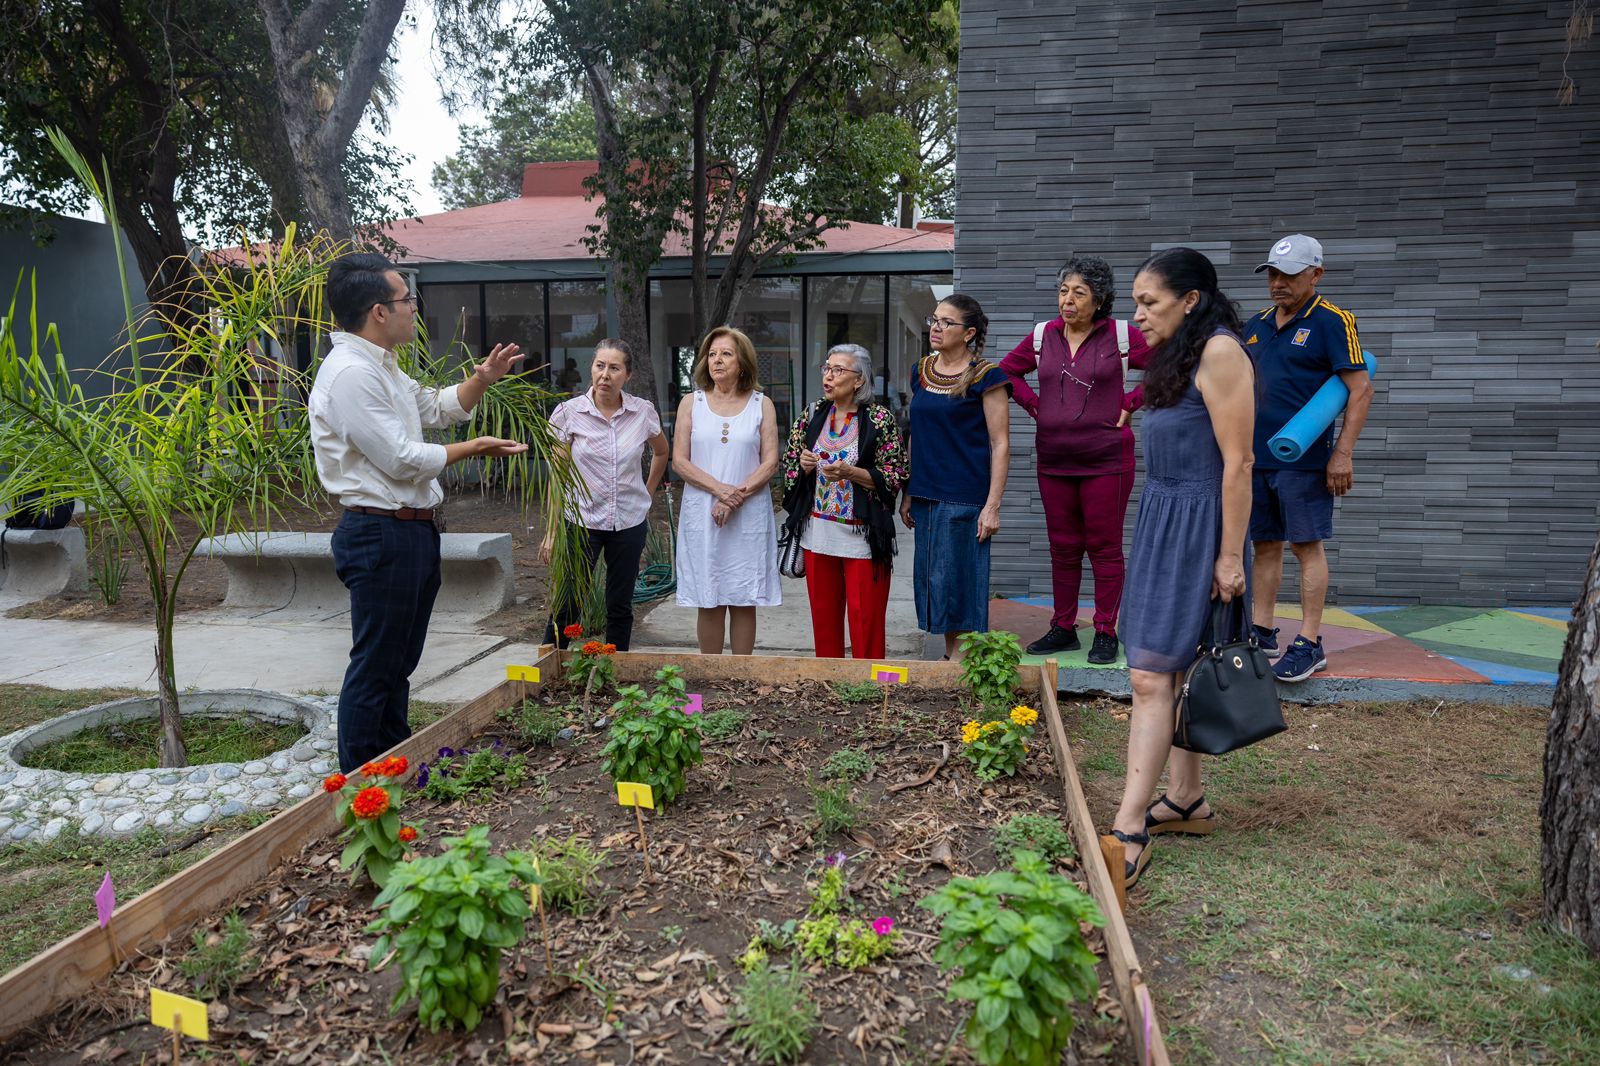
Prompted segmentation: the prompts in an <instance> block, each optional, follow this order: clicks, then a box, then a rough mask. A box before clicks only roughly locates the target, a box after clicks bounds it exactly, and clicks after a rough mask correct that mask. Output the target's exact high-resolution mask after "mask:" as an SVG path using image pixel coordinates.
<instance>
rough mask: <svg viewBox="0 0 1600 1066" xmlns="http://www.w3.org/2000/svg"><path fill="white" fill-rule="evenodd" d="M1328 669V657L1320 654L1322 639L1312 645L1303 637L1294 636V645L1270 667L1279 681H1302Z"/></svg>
mask: <svg viewBox="0 0 1600 1066" xmlns="http://www.w3.org/2000/svg"><path fill="white" fill-rule="evenodd" d="M1327 668H1328V657H1327V656H1326V655H1324V654H1323V653H1322V638H1320V637H1319V638H1317V642H1316V643H1315V644H1313V643H1312V642H1311V641H1309V640H1307V639H1306V638H1305V637H1301V636H1296V637H1295V638H1294V643H1293V644H1291V645H1289V649H1288V650H1287V651H1285V652H1284V653H1283V658H1281V659H1279V660H1278V661H1277V663H1276V664H1274V665H1273V667H1272V672H1273V673H1274V674H1276V675H1277V677H1278V680H1279V681H1304V680H1305V679H1306V678H1308V677H1310V676H1311V675H1312V674H1314V673H1316V672H1317V671H1318V670H1326V669H1327Z"/></svg>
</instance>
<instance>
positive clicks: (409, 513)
mask: <svg viewBox="0 0 1600 1066" xmlns="http://www.w3.org/2000/svg"><path fill="white" fill-rule="evenodd" d="M345 510H346V511H354V512H355V513H356V514H377V515H383V516H384V517H385V518H398V519H400V521H402V522H432V521H433V508H432V507H402V508H400V509H399V510H398V511H386V510H384V509H383V508H382V507H346V508H345Z"/></svg>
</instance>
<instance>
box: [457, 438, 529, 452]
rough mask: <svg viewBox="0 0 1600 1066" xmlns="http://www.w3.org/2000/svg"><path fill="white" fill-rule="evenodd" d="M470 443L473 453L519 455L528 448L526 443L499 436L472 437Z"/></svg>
mask: <svg viewBox="0 0 1600 1066" xmlns="http://www.w3.org/2000/svg"><path fill="white" fill-rule="evenodd" d="M471 443H472V445H473V446H474V450H473V454H475V455H520V454H522V453H523V452H525V451H527V450H528V446H527V445H526V444H520V443H518V442H517V441H514V440H505V439H503V438H501V437H474V438H472V441H471Z"/></svg>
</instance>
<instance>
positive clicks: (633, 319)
mask: <svg viewBox="0 0 1600 1066" xmlns="http://www.w3.org/2000/svg"><path fill="white" fill-rule="evenodd" d="M606 284H607V286H609V287H610V289H611V291H612V292H614V293H616V295H617V330H618V332H619V333H620V334H621V335H622V341H623V343H625V344H626V345H627V346H628V348H629V349H630V350H631V351H632V352H633V374H632V376H630V377H629V378H628V391H629V392H631V393H633V394H634V395H635V396H637V397H639V398H640V399H642V400H649V401H650V402H651V403H653V404H657V406H659V402H658V400H659V397H660V395H661V391H660V389H659V388H658V386H657V385H656V367H655V362H654V360H652V359H651V358H650V320H649V314H648V313H647V311H646V296H647V295H648V293H649V291H650V289H649V286H650V279H649V268H648V267H646V268H645V270H644V271H643V272H641V271H639V270H637V269H636V268H633V267H631V266H630V264H628V263H619V262H618V261H616V260H614V259H612V260H608V261H607V262H606Z"/></svg>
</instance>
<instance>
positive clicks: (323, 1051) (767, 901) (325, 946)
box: [0, 682, 1130, 1064]
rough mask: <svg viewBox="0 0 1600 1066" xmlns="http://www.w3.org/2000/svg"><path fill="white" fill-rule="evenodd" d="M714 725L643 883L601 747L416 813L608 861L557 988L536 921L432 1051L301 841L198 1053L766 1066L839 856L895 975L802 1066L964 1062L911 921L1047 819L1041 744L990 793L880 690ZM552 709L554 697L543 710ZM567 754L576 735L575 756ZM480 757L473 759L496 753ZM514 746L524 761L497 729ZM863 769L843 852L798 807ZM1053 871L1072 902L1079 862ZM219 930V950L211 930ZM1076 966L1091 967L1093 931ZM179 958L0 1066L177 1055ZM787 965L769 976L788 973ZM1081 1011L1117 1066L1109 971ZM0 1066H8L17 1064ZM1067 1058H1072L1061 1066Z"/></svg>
mask: <svg viewBox="0 0 1600 1066" xmlns="http://www.w3.org/2000/svg"><path fill="white" fill-rule="evenodd" d="M701 687H702V691H703V694H704V701H705V709H706V711H707V712H708V713H709V712H712V711H717V710H723V709H733V710H739V711H744V712H746V713H748V715H749V717H748V718H747V719H746V720H745V722H744V723H743V725H742V727H741V729H740V732H739V733H738V734H736V735H735V736H732V737H730V738H727V739H725V740H708V741H706V743H705V746H704V753H705V761H704V762H703V763H702V764H701V765H700V766H698V767H697V768H695V769H694V770H693V771H691V773H690V775H689V788H688V791H687V792H686V793H685V794H684V795H683V796H682V797H681V798H680V799H679V800H678V802H676V803H674V804H673V805H672V806H671V807H670V808H668V809H665V810H661V811H657V812H656V813H655V814H653V815H649V816H647V835H648V838H649V849H650V862H651V865H652V867H653V870H654V876H653V877H647V876H646V875H645V871H644V867H643V860H642V856H641V852H640V848H639V838H638V832H637V830H636V828H635V821H634V813H633V811H631V810H628V809H626V808H622V807H619V806H618V805H617V803H616V797H615V793H614V790H613V787H612V783H611V781H610V779H609V778H607V777H605V776H604V775H603V774H602V773H601V772H600V747H601V745H602V743H603V739H604V733H595V734H592V735H584V736H581V737H580V739H579V740H577V741H576V742H574V743H572V744H570V745H561V746H557V747H555V748H548V747H540V748H533V749H531V750H529V751H528V770H529V774H528V778H527V780H526V781H525V782H524V783H523V784H522V785H521V786H520V787H518V788H517V789H515V790H513V791H509V792H506V793H503V794H499V795H496V796H495V797H494V798H493V799H492V800H490V801H489V802H486V803H482V804H478V805H473V804H469V803H465V802H458V803H454V804H448V805H445V804H439V803H435V802H433V801H430V800H427V799H424V798H422V797H421V795H420V794H419V793H412V794H411V795H410V796H409V797H408V799H407V801H406V807H405V817H406V820H407V821H408V822H421V823H422V824H423V825H424V833H425V836H424V845H423V850H424V851H425V852H427V851H432V850H434V849H436V848H438V847H439V846H440V845H439V841H440V838H442V837H444V836H450V835H456V834H459V833H460V832H461V831H464V830H465V829H467V828H468V827H470V826H473V825H487V826H489V828H490V836H491V839H492V840H493V842H494V846H495V848H496V850H511V849H516V848H521V847H525V846H527V844H528V843H529V842H530V841H531V840H533V839H535V838H539V837H559V838H564V837H567V836H569V835H574V834H576V835H580V836H582V837H585V838H587V839H588V840H589V841H590V842H591V844H592V845H593V846H594V847H595V848H600V849H605V851H606V856H607V858H606V863H605V866H604V869H603V871H602V876H603V880H604V886H605V887H604V890H603V893H602V897H601V899H600V901H599V904H598V906H597V907H596V908H595V909H594V910H592V911H591V913H589V914H588V915H586V916H584V917H573V916H571V915H568V914H564V913H560V912H551V913H550V914H549V921H550V947H551V950H552V952H553V953H554V958H555V971H556V972H555V973H554V974H552V973H551V972H550V971H549V970H548V969H547V967H546V963H545V957H544V951H543V947H542V946H541V943H540V938H539V926H538V922H537V920H530V922H529V924H528V928H527V937H526V939H525V940H524V942H523V943H522V945H521V946H520V948H519V949H517V950H515V951H511V952H508V953H507V955H506V958H505V962H504V964H503V967H502V974H503V982H502V988H501V994H500V997H499V999H498V1001H497V1004H496V1006H495V1007H494V1008H491V1010H490V1012H489V1013H488V1016H487V1017H486V1019H485V1021H484V1022H483V1024H482V1025H481V1026H480V1027H479V1028H478V1030H477V1031H476V1032H473V1033H468V1034H461V1033H459V1032H441V1033H437V1034H435V1033H429V1032H427V1031H426V1030H422V1029H420V1028H419V1026H418V1025H417V1022H416V1016H415V1013H414V1010H415V1008H414V1005H407V1006H405V1007H403V1008H401V1010H400V1012H399V1013H398V1014H390V1013H389V1011H388V1005H389V1001H390V998H391V996H392V995H393V993H394V990H395V988H396V987H397V984H398V982H399V974H398V972H397V968H395V967H389V968H386V969H383V970H380V971H378V972H376V973H373V972H369V970H368V954H369V953H370V950H371V944H372V939H373V938H372V937H371V936H369V935H367V934H366V933H364V932H363V928H364V926H365V925H366V923H367V922H368V921H369V920H370V919H371V918H372V916H373V912H372V908H371V904H372V900H373V897H374V895H375V892H374V890H373V889H372V888H370V887H363V888H360V889H351V888H350V887H348V885H347V879H346V878H345V877H344V876H343V875H342V874H341V872H340V871H339V869H338V867H337V862H338V860H337V852H338V845H337V844H336V843H335V842H333V841H331V840H321V841H314V842H310V843H308V844H307V846H306V848H305V849H304V850H303V851H302V853H301V854H300V855H299V856H298V858H297V859H295V860H293V861H291V862H290V863H287V864H285V866H284V867H283V868H281V870H280V871H279V872H278V873H276V874H275V875H274V876H272V877H271V878H269V879H268V880H266V881H265V882H263V883H262V884H260V885H259V886H257V887H256V888H255V889H253V890H252V891H250V892H249V893H248V894H246V895H244V896H242V897H241V898H240V899H239V901H238V907H239V911H240V913H241V915H243V916H244V917H245V918H246V920H247V921H248V923H249V925H250V928H251V932H252V948H251V951H252V953H253V958H252V960H251V962H250V970H251V972H250V973H249V974H248V975H247V977H246V978H245V980H244V981H243V982H242V983H241V984H240V985H239V986H238V988H237V990H236V991H235V992H234V993H233V994H232V995H230V996H227V997H225V998H224V999H222V1000H220V1001H218V1002H217V1003H215V1004H214V1005H213V1007H212V1026H211V1038H212V1039H211V1044H210V1045H209V1050H210V1051H212V1052H213V1053H215V1054H216V1055H217V1056H218V1057H220V1058H225V1059H228V1060H229V1061H240V1062H286V1063H293V1064H299V1063H307V1062H314V1063H320V1062H329V1063H331V1062H350V1063H358V1062H368V1061H398V1060H399V1057H400V1056H401V1055H404V1056H406V1057H407V1060H408V1061H414V1062H430V1063H431V1062H505V1061H510V1062H530V1063H531V1062H538V1063H553V1064H557V1063H595V1064H601V1063H615V1064H623V1063H687V1062H744V1061H754V1060H753V1058H752V1056H751V1055H750V1053H749V1052H748V1051H747V1050H745V1049H744V1048H742V1047H741V1046H739V1045H738V1044H736V1043H735V1042H734V1040H733V1039H732V1038H733V1035H734V1030H735V1025H734V1023H733V1020H732V1011H733V1008H734V1006H735V997H736V993H737V991H738V990H739V989H740V987H741V986H742V984H743V978H742V975H741V974H740V972H739V970H738V967H737V966H736V964H735V961H734V960H735V959H736V958H737V957H738V956H739V955H740V954H742V953H743V951H744V949H745V946H746V944H747V943H748V941H749V939H750V937H751V935H752V934H753V933H754V932H755V930H756V923H757V920H758V919H766V920H767V921H770V922H772V923H773V924H775V925H781V924H782V923H783V922H784V921H785V920H787V919H790V918H794V919H800V918H803V917H805V914H806V909H807V906H808V904H809V889H808V886H809V885H810V884H812V883H814V882H815V880H816V877H817V876H818V873H819V871H820V868H821V861H822V858H823V856H824V855H827V854H830V853H834V852H838V851H844V852H845V853H846V854H847V855H848V860H847V864H846V870H847V872H848V874H849V881H850V889H851V894H852V899H853V902H854V905H855V906H856V907H857V908H858V913H859V914H861V915H862V916H864V917H866V918H867V919H868V920H871V919H872V918H874V917H876V916H878V915H889V916H891V917H893V918H894V920H895V922H896V925H897V927H898V928H899V929H900V930H901V931H902V933H903V937H902V940H901V945H900V947H899V949H898V951H897V953H896V954H895V955H894V956H893V957H891V958H889V959H886V960H883V961H881V962H879V963H877V964H874V965H872V966H869V967H868V968H866V969H863V970H860V971H856V972H850V971H846V970H842V969H838V968H827V969H822V968H818V967H813V968H812V974H811V977H810V990H811V994H812V996H813V997H814V998H815V1001H816V1002H817V1004H818V1006H819V1008H820V1012H821V1013H820V1026H819V1028H818V1029H817V1030H816V1032H815V1034H814V1036H813V1038H812V1040H811V1043H810V1045H809V1046H808V1047H807V1049H806V1052H805V1055H804V1059H803V1061H806V1062H816V1063H838V1062H865V1063H873V1064H878V1063H882V1064H891V1063H894V1064H898V1063H905V1062H940V1061H945V1062H970V1061H972V1060H971V1058H970V1056H969V1053H968V1052H967V1050H966V1047H965V1043H964V1034H963V1033H962V1027H963V1025H964V1024H965V1021H966V1018H967V1016H968V1012H969V1008H970V1005H969V1004H965V1003H961V1002H950V1001H947V1000H946V998H945V992H946V990H947V988H948V987H949V978H948V977H947V976H945V975H941V974H940V972H939V970H938V968H937V966H936V965H935V964H934V963H933V962H932V960H931V957H930V956H931V951H932V949H933V947H934V946H935V944H936V939H937V931H938V924H937V921H936V919H935V918H934V917H933V916H932V915H931V914H929V913H928V912H927V911H924V910H922V909H920V908H917V907H916V906H915V904H916V901H917V900H918V899H920V898H922V897H923V896H925V895H927V894H928V893H929V892H931V891H933V890H934V889H936V888H938V887H939V886H940V885H942V884H944V883H945V882H946V881H948V880H949V879H950V878H951V877H952V876H957V875H976V874H981V873H986V872H988V871H990V870H992V869H994V868H995V866H996V863H997V860H996V857H995V853H994V850H993V847H992V845H991V840H990V831H991V830H992V829H993V827H994V826H996V825H997V824H998V823H1000V822H1001V821H1003V820H1004V819H1005V818H1007V817H1008V816H1010V815H1012V814H1018V813H1045V812H1048V813H1056V814H1059V813H1060V806H1059V798H1060V795H1061V792H1060V785H1059V779H1058V777H1057V775H1056V770H1055V766H1054V764H1053V761H1052V759H1051V753H1050V746H1049V744H1048V743H1047V742H1046V741H1045V740H1044V739H1043V735H1044V730H1043V728H1042V723H1041V728H1040V730H1039V733H1038V734H1036V735H1037V736H1039V738H1040V739H1039V742H1038V743H1037V744H1035V745H1034V746H1033V750H1032V754H1031V755H1030V757H1029V760H1028V762H1027V763H1026V765H1025V766H1024V767H1023V769H1022V771H1021V773H1019V774H1018V776H1017V777H1015V778H1013V779H1009V780H1003V781H1001V782H997V783H994V784H985V783H983V782H980V781H978V780H977V779H976V778H975V777H974V776H973V775H972V774H971V772H970V771H969V770H968V769H967V767H966V765H965V763H964V762H963V760H962V759H961V758H960V756H959V754H958V752H957V751H956V749H958V748H959V747H960V742H959V739H958V734H959V731H960V723H961V722H962V720H963V719H964V718H965V717H966V714H965V712H964V711H963V709H962V708H960V707H959V706H958V705H957V704H956V701H955V699H954V698H953V697H952V696H951V695H949V694H948V693H940V692H937V691H932V690H918V689H910V688H901V689H896V690H893V693H892V696H891V701H890V708H889V712H888V716H887V718H883V717H881V714H882V712H881V707H880V705H878V704H869V705H856V706H845V705H843V704H841V703H840V701H839V700H838V699H837V697H836V696H835V695H834V693H833V692H832V690H831V689H829V688H828V687H826V686H824V685H822V684H820V683H816V682H798V683H794V684H781V685H771V684H756V683H744V682H728V683H724V684H722V685H719V686H701ZM541 698H542V699H544V700H545V701H547V702H548V703H549V704H550V705H552V706H556V705H558V704H559V702H560V701H561V700H562V699H563V698H564V697H563V696H562V695H561V694H560V693H559V690H557V689H547V690H546V692H545V693H544V694H543V695H542V696H541ZM580 732H581V730H580ZM495 735H496V734H494V733H490V734H487V735H485V736H483V737H481V738H479V740H478V741H477V742H476V744H475V745H474V746H480V745H484V744H489V743H492V738H493V737H494V736H495ZM503 736H504V739H505V742H506V744H507V745H510V746H513V747H517V746H520V742H518V741H517V739H516V737H515V736H514V735H513V734H512V733H511V732H510V731H509V726H506V727H505V732H504V733H503ZM847 747H854V748H859V749H862V750H865V751H867V752H869V753H871V754H872V755H874V756H875V757H876V760H877V764H876V767H875V769H874V770H873V771H872V773H871V774H870V775H868V776H867V777H866V778H865V779H863V780H861V781H859V782H857V784H856V786H855V794H854V798H855V800H856V802H857V803H858V804H859V805H860V808H861V814H860V815H859V817H858V819H857V822H856V826H855V828H854V829H852V830H850V831H848V832H844V833H835V834H832V835H825V834H823V833H821V832H820V831H819V828H818V821H817V817H816V815H815V812H814V801H813V797H812V795H811V786H812V785H813V784H814V783H817V782H818V781H819V778H820V771H821V768H822V766H823V763H824V762H825V761H826V760H827V758H828V757H829V756H830V755H831V754H832V753H833V752H836V751H839V750H841V749H843V748H847ZM1060 869H1061V871H1062V872H1063V873H1065V874H1067V875H1068V876H1073V877H1075V878H1077V879H1078V880H1079V882H1080V885H1081V883H1082V882H1081V871H1080V870H1078V868H1077V866H1076V864H1075V863H1074V862H1073V861H1071V860H1066V861H1063V862H1062V863H1061V864H1060ZM222 918H223V915H221V914H218V915H216V916H215V919H214V920H213V921H212V922H211V923H210V927H211V928H213V929H215V928H220V924H221V920H222ZM1089 943H1090V946H1091V947H1093V948H1095V949H1096V950H1097V951H1102V952H1103V950H1104V945H1103V940H1102V938H1101V935H1100V933H1099V931H1098V930H1094V931H1092V932H1091V933H1090V935H1089ZM188 946H189V938H188V937H187V936H185V937H184V938H183V939H182V940H181V942H180V941H179V940H178V939H177V938H174V939H173V940H172V941H169V942H167V943H166V944H164V945H161V946H159V947H157V948H155V949H153V950H152V951H151V952H149V953H148V954H146V955H144V956H142V957H140V958H139V959H137V960H136V961H135V962H133V963H132V964H131V965H126V966H124V967H123V968H122V969H121V970H120V971H119V972H118V973H116V974H114V975H113V976H112V977H111V978H110V979H109V980H108V981H106V982H105V983H104V984H103V985H102V986H101V987H100V988H99V989H98V990H97V991H96V992H95V993H94V994H93V995H92V996H90V997H86V999H85V1000H84V1001H82V1002H79V1003H77V1004H75V1005H73V1006H72V1007H70V1008H67V1009H64V1010H62V1011H60V1012H58V1013H57V1014H56V1015H54V1016H53V1017H51V1018H49V1019H48V1020H47V1021H45V1022H44V1023H43V1024H42V1025H41V1026H40V1027H39V1028H37V1029H35V1030H34V1031H32V1032H31V1033H29V1034H26V1035H25V1036H24V1037H23V1038H21V1039H19V1040H17V1041H13V1042H12V1044H11V1045H10V1046H9V1047H8V1048H4V1049H0V1057H4V1059H5V1061H8V1062H24V1063H30V1064H33V1063H80V1062H81V1063H88V1062H111V1061H124V1062H140V1061H144V1062H162V1061H166V1059H165V1057H164V1052H163V1050H162V1049H163V1048H164V1047H165V1046H166V1041H165V1038H166V1036H167V1034H166V1032H165V1031H164V1030H156V1029H152V1028H151V1027H150V1026H149V1025H148V1024H145V1023H144V1020H143V1019H144V1016H145V1015H144V1012H146V1011H147V1009H148V1003H149V992H148V989H149V987H150V986H151V985H155V986H157V987H161V988H165V989H168V990H172V991H176V992H181V993H188V992H189V991H190V990H189V987H188V983H187V981H185V979H184V978H183V977H182V976H180V974H179V972H178V970H177V968H176V962H177V960H178V959H179V958H181V957H182V955H183V953H184V952H185V951H186V950H187V949H188ZM787 961H788V960H785V959H783V957H782V955H781V954H780V955H775V957H774V963H775V964H786V963H787ZM1101 971H1102V983H1101V988H1100V993H1099V997H1098V1000H1097V1002H1096V1003H1094V1004H1083V1005H1080V1006H1079V1008H1078V1010H1077V1023H1078V1024H1077V1028H1076V1030H1075V1032H1074V1034H1073V1037H1072V1049H1071V1052H1070V1054H1069V1059H1068V1060H1069V1061H1076V1062H1080V1063H1086V1064H1091V1063H1113V1062H1126V1061H1130V1057H1129V1056H1130V1052H1129V1047H1130V1045H1129V1043H1128V1040H1127V1036H1126V1031H1125V1029H1124V1028H1123V1026H1122V1024H1121V1022H1120V1019H1119V1016H1120V1006H1119V1004H1118V1002H1117V999H1116V995H1115V991H1114V988H1113V987H1112V986H1111V985H1110V983H1109V975H1108V973H1107V972H1106V969H1105V966H1104V964H1103V963H1102V967H1101ZM7 1053H9V1054H7ZM1074 1056H1075V1058H1074Z"/></svg>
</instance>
